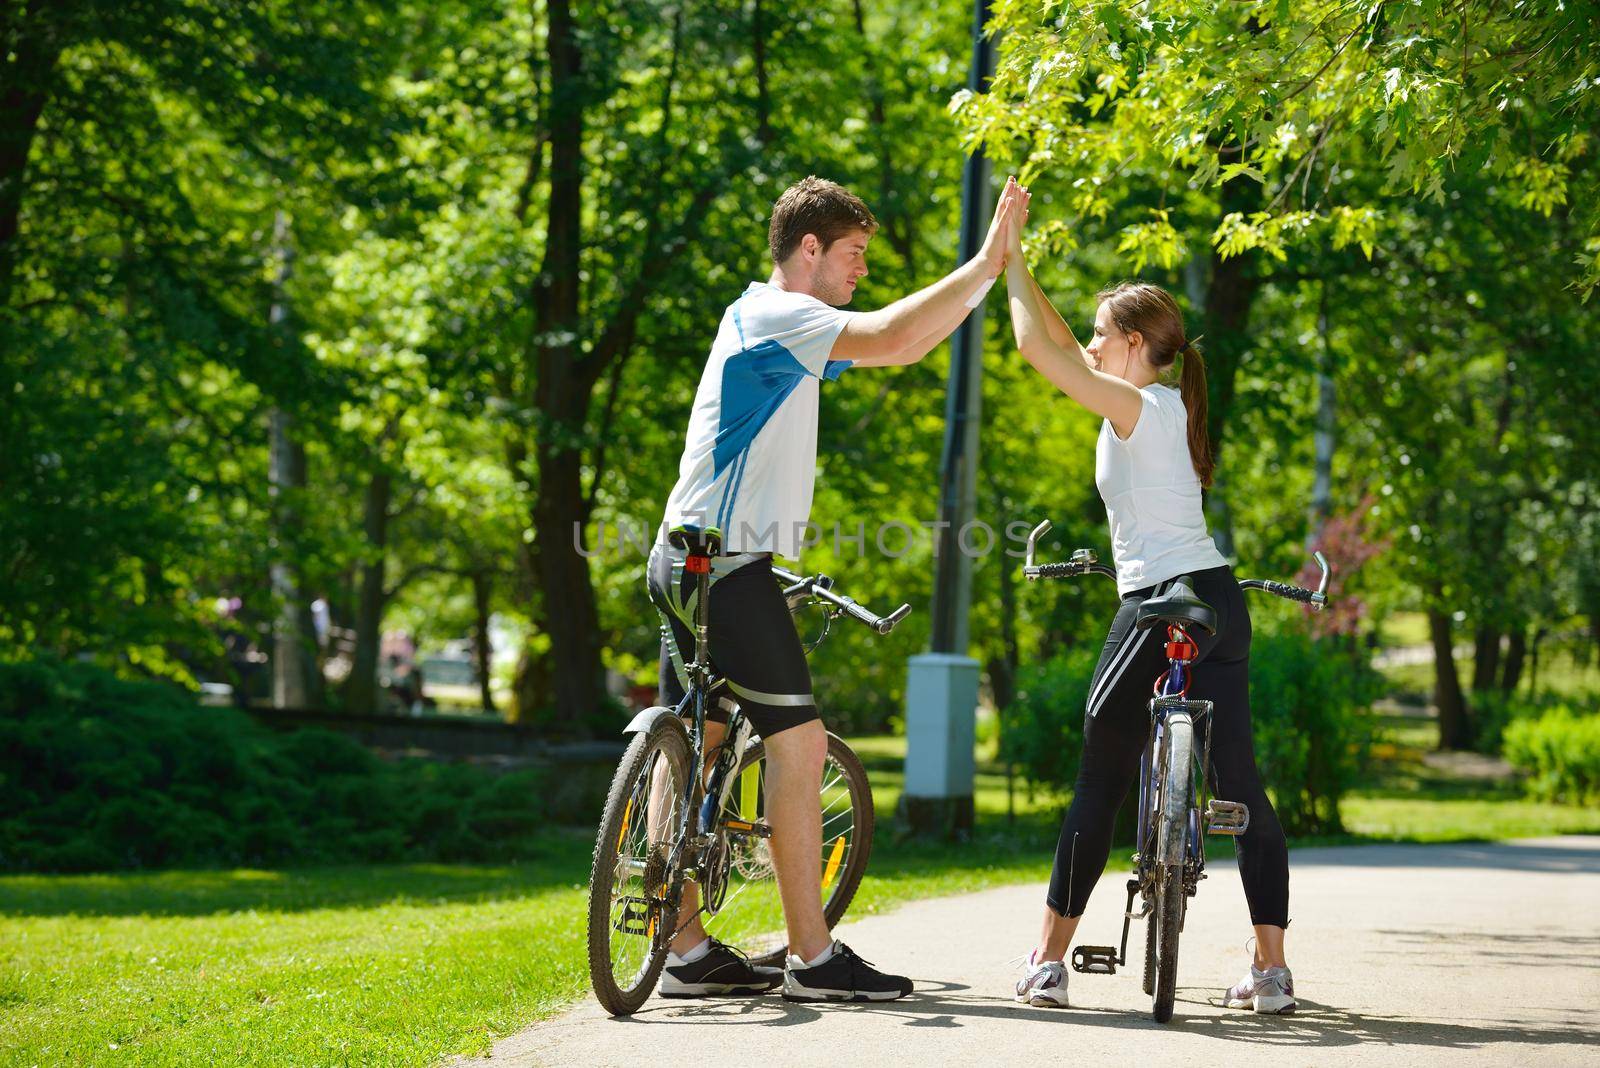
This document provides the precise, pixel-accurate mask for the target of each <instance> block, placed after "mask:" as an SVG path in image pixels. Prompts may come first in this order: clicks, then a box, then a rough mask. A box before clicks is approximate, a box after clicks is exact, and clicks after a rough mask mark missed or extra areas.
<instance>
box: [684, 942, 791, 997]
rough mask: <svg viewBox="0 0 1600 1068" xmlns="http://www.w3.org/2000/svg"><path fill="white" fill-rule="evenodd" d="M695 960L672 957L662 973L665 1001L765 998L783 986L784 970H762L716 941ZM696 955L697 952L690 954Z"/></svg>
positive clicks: (729, 947) (741, 954)
mask: <svg viewBox="0 0 1600 1068" xmlns="http://www.w3.org/2000/svg"><path fill="white" fill-rule="evenodd" d="M708 941H709V942H710V943H711V946H710V948H709V949H708V950H707V951H706V952H705V953H703V954H701V955H699V956H696V957H695V958H694V959H693V960H684V959H683V958H682V957H679V956H677V954H673V955H671V956H669V957H668V958H667V966H666V967H665V968H664V969H662V972H661V996H662V997H664V998H703V997H706V996H708V995H711V994H764V993H766V992H767V991H768V990H771V989H772V988H773V987H775V986H777V985H778V984H779V983H781V982H783V970H782V969H781V968H762V967H759V966H758V965H755V964H751V963H750V959H749V958H748V957H746V956H745V955H744V954H743V953H740V952H739V951H738V950H737V949H734V948H733V947H732V946H728V945H724V944H722V943H721V942H718V941H717V940H716V939H715V938H712V939H709V940H708ZM690 954H691V955H693V954H694V950H690Z"/></svg>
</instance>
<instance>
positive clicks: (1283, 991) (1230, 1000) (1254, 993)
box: [1223, 965, 1295, 1015]
mask: <svg viewBox="0 0 1600 1068" xmlns="http://www.w3.org/2000/svg"><path fill="white" fill-rule="evenodd" d="M1223 1000H1224V1001H1225V1002H1226V1003H1227V1006H1228V1008H1230V1009H1250V1010H1251V1011H1253V1012H1265V1013H1271V1014H1273V1015H1287V1014H1288V1013H1291V1012H1293V1011H1294V1010H1295V1003H1294V974H1293V973H1292V972H1290V971H1289V969H1288V968H1268V969H1267V970H1266V971H1264V972H1263V971H1257V970H1256V968H1255V966H1254V965H1252V966H1251V968H1250V974H1249V975H1247V976H1245V977H1244V978H1243V979H1240V980H1239V982H1238V983H1236V984H1235V985H1234V986H1233V988H1232V989H1231V990H1229V991H1228V992H1227V993H1226V994H1224V995H1223Z"/></svg>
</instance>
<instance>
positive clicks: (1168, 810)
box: [1022, 519, 1328, 1023]
mask: <svg viewBox="0 0 1600 1068" xmlns="http://www.w3.org/2000/svg"><path fill="white" fill-rule="evenodd" d="M1049 530H1050V521H1049V520H1048V519H1046V520H1044V521H1043V522H1041V523H1040V524H1039V525H1038V526H1036V527H1034V528H1033V532H1032V533H1030V534H1029V535H1028V543H1027V553H1026V557H1027V559H1026V560H1025V561H1024V566H1023V569H1022V573H1023V575H1024V576H1025V577H1026V578H1028V579H1029V580H1037V579H1051V578H1072V577H1075V576H1077V575H1087V574H1096V575H1106V576H1108V577H1110V578H1112V579H1115V578H1116V577H1117V573H1116V571H1114V570H1113V569H1111V568H1109V567H1107V566H1105V565H1104V564H1101V563H1099V562H1097V558H1096V556H1095V554H1094V551H1093V550H1091V549H1078V550H1077V551H1075V552H1074V553H1073V554H1072V556H1071V558H1070V559H1069V560H1068V561H1067V562H1066V563H1055V564H1035V563H1034V562H1033V559H1034V550H1035V548H1036V546H1037V544H1038V541H1039V539H1040V538H1042V537H1044V535H1045V534H1047V533H1048V532H1049ZM1312 555H1313V556H1314V557H1315V558H1316V561H1317V565H1318V566H1319V567H1320V568H1321V569H1322V580H1321V582H1320V583H1319V585H1318V587H1317V589H1315V590H1308V589H1305V588H1304V587H1301V586H1294V585H1290V584H1288V583H1284V582H1273V581H1271V580H1269V579H1241V580H1240V582H1239V587H1240V588H1241V589H1246V590H1265V591H1266V592H1267V593H1271V594H1274V595H1276V596H1278V597H1283V598H1285V599H1287V600H1291V601H1298V602H1301V603H1302V604H1309V605H1311V607H1312V608H1314V609H1316V610H1319V611H1320V610H1321V609H1322V608H1323V607H1325V606H1326V605H1327V603H1328V597H1327V590H1328V561H1327V558H1326V557H1324V556H1323V555H1322V554H1321V553H1320V552H1318V553H1313V554H1312ZM1163 624H1164V625H1165V626H1166V628H1167V648H1166V654H1167V670H1166V671H1165V672H1164V673H1163V674H1162V675H1161V677H1160V678H1158V679H1157V680H1156V684H1155V696H1154V697H1152V698H1151V699H1150V727H1151V729H1150V737H1149V740H1148V741H1146V743H1145V749H1144V754H1143V756H1142V757H1140V761H1139V809H1138V816H1139V818H1138V830H1137V832H1136V838H1135V842H1136V844H1137V847H1138V849H1137V852H1135V853H1134V855H1133V864H1134V874H1133V877H1132V878H1130V879H1129V880H1128V887H1127V889H1128V903H1127V906H1126V907H1125V908H1124V909H1123V913H1122V944H1121V947H1120V949H1119V948H1116V947H1112V946H1085V945H1080V946H1077V947H1076V948H1074V949H1073V951H1072V970H1073V971H1075V972H1079V973H1099V974H1102V975H1114V974H1115V973H1116V970H1117V968H1118V967H1120V966H1123V965H1126V964H1127V958H1128V929H1129V927H1130V926H1131V925H1132V923H1133V921H1134V920H1145V919H1148V925H1147V926H1146V928H1145V952H1144V992H1145V993H1146V994H1149V995H1151V996H1152V999H1153V1001H1152V1009H1151V1015H1152V1016H1153V1017H1154V1018H1155V1020H1156V1022H1157V1023H1166V1022H1167V1021H1168V1020H1170V1019H1171V1018H1172V1006H1173V1001H1174V999H1175V998H1176V996H1177V988H1178V936H1179V935H1180V934H1182V932H1183V921H1184V915H1185V913H1186V911H1187V908H1188V899H1189V898H1191V897H1193V896H1194V895H1195V893H1196V892H1197V890H1198V888H1199V884H1200V880H1201V879H1204V878H1205V877H1206V876H1205V865H1206V855H1205V840H1204V836H1205V835H1206V834H1219V835H1231V836H1235V837H1236V836H1238V835H1241V834H1243V833H1244V832H1245V830H1246V829H1248V828H1249V826H1250V810H1249V809H1248V808H1247V807H1246V806H1245V805H1244V804H1242V803H1241V802H1238V801H1224V800H1222V799H1220V798H1215V797H1213V798H1210V799H1209V800H1208V799H1207V798H1206V788H1207V784H1208V783H1209V782H1210V781H1211V732H1210V731H1209V730H1207V731H1206V732H1205V745H1204V746H1203V748H1202V750H1201V752H1200V753H1199V754H1196V753H1195V751H1194V748H1195V747H1194V732H1195V726H1196V724H1199V723H1202V722H1204V721H1205V720H1206V717H1208V716H1210V715H1211V709H1212V703H1211V702H1210V701H1191V700H1188V698H1187V694H1188V692H1189V670H1190V666H1191V665H1192V664H1193V662H1194V659H1195V657H1196V656H1198V655H1199V648H1198V647H1197V646H1196V645H1195V643H1194V642H1193V641H1192V640H1191V639H1190V637H1189V632H1188V629H1187V628H1190V627H1197V628H1199V629H1201V630H1204V631H1205V632H1206V633H1208V634H1214V633H1215V632H1216V613H1215V612H1214V611H1213V610H1212V609H1211V606H1209V605H1207V604H1206V603H1205V602H1204V601H1202V600H1200V599H1199V598H1198V597H1196V596H1195V594H1194V581H1193V580H1192V579H1190V578H1189V576H1187V575H1184V576H1180V577H1179V578H1178V579H1177V580H1176V581H1175V582H1174V583H1173V585H1172V588H1171V589H1170V590H1168V591H1167V592H1166V593H1164V594H1162V595H1161V596H1160V597H1152V598H1150V599H1149V600H1147V601H1145V602H1144V604H1142V605H1141V606H1140V607H1139V611H1138V614H1137V615H1136V616H1135V619H1134V626H1135V627H1136V628H1138V629H1139V630H1149V629H1151V628H1153V627H1156V626H1159V625H1163ZM1197 782H1198V785H1197ZM1135 898H1138V899H1139V903H1140V909H1139V911H1138V912H1137V913H1136V912H1135V911H1134V899H1135Z"/></svg>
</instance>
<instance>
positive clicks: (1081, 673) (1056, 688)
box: [1000, 646, 1099, 793]
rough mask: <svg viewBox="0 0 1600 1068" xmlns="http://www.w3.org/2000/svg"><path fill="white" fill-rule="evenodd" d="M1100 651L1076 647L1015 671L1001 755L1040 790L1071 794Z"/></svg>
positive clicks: (1004, 723)
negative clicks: (1014, 693)
mask: <svg viewBox="0 0 1600 1068" xmlns="http://www.w3.org/2000/svg"><path fill="white" fill-rule="evenodd" d="M1098 656H1099V650H1097V649H1092V648H1089V647H1088V646H1078V647H1075V648H1072V649H1067V650H1064V651H1062V652H1059V653H1057V654H1056V655H1055V656H1053V657H1051V658H1050V659H1049V660H1046V661H1044V662H1043V663H1040V664H1026V665H1023V667H1022V669H1021V670H1020V671H1018V672H1017V699H1016V702H1015V703H1014V704H1013V705H1012V707H1011V708H1010V709H1008V710H1006V711H1005V712H1003V713H1002V714H1001V716H1002V729H1001V733H1000V757H1001V759H1002V760H1006V761H1009V762H1011V763H1014V764H1016V765H1017V770H1019V771H1020V772H1021V773H1022V774H1023V776H1024V777H1026V778H1027V779H1028V780H1029V781H1030V782H1032V783H1034V784H1035V785H1037V786H1042V787H1044V788H1045V789H1049V790H1055V791H1057V792H1062V793H1064V792H1067V791H1070V790H1071V789H1072V784H1073V783H1074V782H1076V781H1077V778H1078V758H1079V757H1080V756H1082V755H1083V717H1084V709H1085V707H1086V706H1087V704H1088V701H1089V680H1090V678H1092V677H1093V675H1094V665H1095V661H1096V659H1097V658H1098Z"/></svg>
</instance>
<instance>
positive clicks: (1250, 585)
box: [1022, 519, 1329, 612]
mask: <svg viewBox="0 0 1600 1068" xmlns="http://www.w3.org/2000/svg"><path fill="white" fill-rule="evenodd" d="M1049 532H1050V520H1048V519H1046V520H1043V521H1042V522H1041V523H1040V524H1039V525H1038V526H1036V527H1034V528H1033V531H1032V533H1030V534H1029V535H1028V555H1027V562H1026V563H1025V564H1024V566H1023V568H1022V574H1023V577H1025V578H1027V579H1030V580H1033V579H1042V578H1044V579H1048V578H1073V577H1076V576H1078V575H1089V574H1094V575H1106V576H1108V577H1110V578H1116V577H1117V573H1116V572H1115V571H1113V570H1112V569H1111V568H1109V567H1107V566H1105V565H1104V564H1101V563H1097V562H1096V558H1095V555H1094V550H1093V549H1078V550H1076V551H1075V552H1074V553H1073V554H1072V559H1071V560H1069V561H1068V562H1067V563H1064V564H1035V563H1034V562H1033V554H1034V550H1035V549H1036V548H1037V547H1038V544H1039V539H1040V538H1042V537H1044V536H1045V535H1046V534H1048V533H1049ZM1311 555H1312V556H1313V557H1315V558H1316V561H1317V566H1318V567H1320V568H1321V569H1322V581H1321V582H1320V583H1318V584H1317V588H1316V589H1314V590H1308V589H1306V588H1305V587H1304V586H1295V585H1293V584H1291V583H1288V582H1274V581H1272V580H1271V579H1240V580H1239V588H1240V589H1241V590H1264V591H1266V592H1267V593H1270V594H1273V595H1274V596H1276V597H1282V598H1283V599H1285V600H1288V601H1298V602H1300V603H1301V604H1308V605H1310V606H1311V607H1312V608H1314V609H1316V610H1317V611H1319V612H1320V611H1321V610H1322V609H1323V608H1325V607H1326V606H1327V604H1328V575H1329V570H1328V558H1327V557H1326V556H1323V555H1322V554H1321V553H1320V552H1314V553H1312V554H1311Z"/></svg>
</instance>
